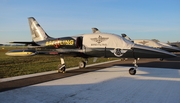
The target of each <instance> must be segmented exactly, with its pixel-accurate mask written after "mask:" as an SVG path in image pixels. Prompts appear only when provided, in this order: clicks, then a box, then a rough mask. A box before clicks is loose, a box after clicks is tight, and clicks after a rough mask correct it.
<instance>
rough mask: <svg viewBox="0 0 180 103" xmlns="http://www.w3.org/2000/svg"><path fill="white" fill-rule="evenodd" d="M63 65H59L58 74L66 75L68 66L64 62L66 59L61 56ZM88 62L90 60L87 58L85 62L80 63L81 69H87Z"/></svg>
mask: <svg viewBox="0 0 180 103" xmlns="http://www.w3.org/2000/svg"><path fill="white" fill-rule="evenodd" d="M60 61H61V63H60V64H59V65H58V73H65V72H66V65H65V61H64V57H63V56H62V55H61V56H60ZM87 62H88V58H85V60H84V61H81V62H79V69H82V68H85V67H86V64H87Z"/></svg>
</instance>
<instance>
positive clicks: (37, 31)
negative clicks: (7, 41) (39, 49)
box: [28, 17, 51, 42]
mask: <svg viewBox="0 0 180 103" xmlns="http://www.w3.org/2000/svg"><path fill="white" fill-rule="evenodd" d="M28 20H29V26H30V30H31V35H32V39H33V41H34V42H38V41H42V40H47V39H50V38H51V37H50V36H48V35H47V34H46V32H45V31H44V30H43V28H42V27H41V26H40V25H39V23H38V22H37V21H36V19H35V18H33V17H29V18H28Z"/></svg>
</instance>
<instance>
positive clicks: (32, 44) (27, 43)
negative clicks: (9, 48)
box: [9, 41, 39, 46]
mask: <svg viewBox="0 0 180 103" xmlns="http://www.w3.org/2000/svg"><path fill="white" fill-rule="evenodd" d="M9 43H15V44H25V45H31V46H39V45H38V44H36V43H35V42H33V41H32V42H16V41H15V42H9Z"/></svg>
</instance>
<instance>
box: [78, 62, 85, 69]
mask: <svg viewBox="0 0 180 103" xmlns="http://www.w3.org/2000/svg"><path fill="white" fill-rule="evenodd" d="M85 67H86V63H85V62H84V61H81V62H79V69H82V68H85Z"/></svg>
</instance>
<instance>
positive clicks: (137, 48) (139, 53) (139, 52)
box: [132, 44, 176, 58]
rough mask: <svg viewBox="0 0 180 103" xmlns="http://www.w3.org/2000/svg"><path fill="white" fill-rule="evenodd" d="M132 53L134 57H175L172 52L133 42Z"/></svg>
mask: <svg viewBox="0 0 180 103" xmlns="http://www.w3.org/2000/svg"><path fill="white" fill-rule="evenodd" d="M132 49H133V53H134V57H136V58H172V57H176V55H175V54H172V53H170V52H167V51H164V50H161V49H157V48H152V47H147V46H143V45H138V44H135V45H134V46H133V47H132Z"/></svg>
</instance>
